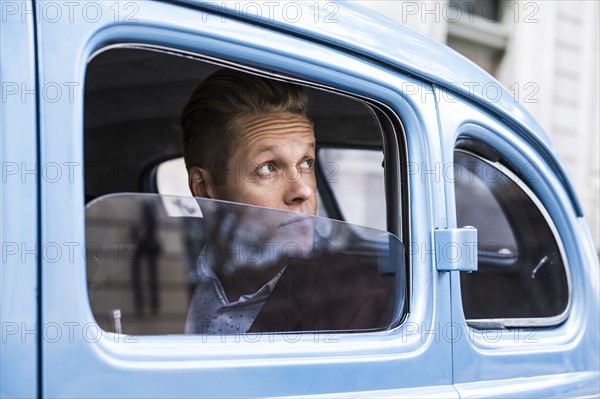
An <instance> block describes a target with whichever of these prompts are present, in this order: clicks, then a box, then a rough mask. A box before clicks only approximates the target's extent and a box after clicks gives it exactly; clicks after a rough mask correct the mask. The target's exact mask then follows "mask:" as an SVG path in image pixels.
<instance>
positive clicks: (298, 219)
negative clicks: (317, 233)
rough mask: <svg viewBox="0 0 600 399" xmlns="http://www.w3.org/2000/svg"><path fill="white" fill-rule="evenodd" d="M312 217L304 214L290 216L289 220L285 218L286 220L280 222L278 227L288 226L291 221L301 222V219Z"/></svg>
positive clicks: (306, 219) (307, 219)
mask: <svg viewBox="0 0 600 399" xmlns="http://www.w3.org/2000/svg"><path fill="white" fill-rule="evenodd" d="M312 218H313V217H312V216H309V215H306V216H298V217H295V218H292V219H290V220H287V221H285V222H283V223H281V224H280V225H279V227H284V226H289V225H290V224H293V223H299V222H303V221H309V220H311V219H312Z"/></svg>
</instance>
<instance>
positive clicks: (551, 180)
mask: <svg viewBox="0 0 600 399" xmlns="http://www.w3.org/2000/svg"><path fill="white" fill-rule="evenodd" d="M496 93H500V95H501V96H502V95H504V96H505V97H508V94H507V93H506V92H502V91H498V92H496ZM438 98H439V99H440V101H439V107H440V119H441V126H442V134H443V141H444V160H445V161H444V162H445V164H450V165H453V168H452V170H453V174H452V176H449V178H448V179H446V188H447V189H448V192H449V193H450V195H449V197H448V198H449V201H448V215H450V216H449V218H450V220H452V222H451V223H452V224H453V225H455V226H464V225H472V226H474V227H476V228H477V229H478V256H479V269H478V270H477V271H476V272H473V273H471V274H467V273H464V272H451V274H452V277H451V279H452V283H451V285H452V303H453V322H454V323H456V325H457V326H460V329H459V330H458V334H457V335H456V336H455V343H454V351H453V353H454V362H453V363H454V383H455V385H456V387H457V390H458V392H459V394H460V395H461V397H475V396H476V397H509V396H511V397H514V396H520V397H530V396H539V397H564V396H593V395H594V394H597V393H598V356H597V355H595V354H592V353H593V352H597V350H598V313H597V311H596V310H595V309H596V308H597V306H598V296H597V284H596V283H594V282H593V281H594V280H597V276H598V274H597V273H598V263H597V259H596V257H595V255H594V252H593V249H592V246H591V245H590V243H591V239H590V236H589V233H588V230H587V227H586V225H585V221H584V219H583V218H582V214H581V210H580V207H579V204H578V203H577V200H576V199H575V198H574V196H573V194H572V189H571V188H570V186H569V183H568V180H567V179H566V177H565V176H564V172H563V171H562V168H561V166H560V165H559V164H558V162H557V161H556V159H555V158H554V156H553V155H552V150H551V149H550V148H549V146H548V144H547V139H544V138H543V137H542V134H540V133H539V131H536V130H535V129H536V128H535V125H533V124H532V123H531V121H529V123H530V126H534V127H533V128H529V129H527V128H525V127H523V126H522V125H521V126H519V125H516V124H515V123H514V121H512V120H511V119H510V117H503V118H495V117H493V116H492V115H490V114H489V113H488V112H486V111H483V110H482V109H481V108H478V107H476V106H474V105H473V104H469V103H468V102H467V101H456V98H454V97H453V96H452V95H451V94H450V93H448V92H446V91H444V90H442V89H440V90H439V91H438ZM499 98H500V97H498V96H496V97H495V100H494V101H492V99H489V98H487V99H486V100H487V101H488V102H489V103H490V104H491V105H492V106H493V105H495V104H497V103H498V102H499V101H498V100H499ZM511 107H512V108H513V109H511V113H512V115H519V114H520V111H519V109H520V108H518V105H515V104H514V103H512V105H510V103H509V105H508V106H507V108H511Z"/></svg>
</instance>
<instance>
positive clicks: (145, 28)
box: [0, 2, 600, 397]
mask: <svg viewBox="0 0 600 399" xmlns="http://www.w3.org/2000/svg"><path fill="white" fill-rule="evenodd" d="M97 4H98V3H97ZM100 4H101V6H102V7H103V9H102V10H103V12H104V15H105V16H106V15H111V12H112V11H111V10H110V9H109V8H108V7H109V6H110V5H111V4H110V3H106V4H102V3H100ZM194 4H195V3H194ZM298 4H301V5H302V6H303V7H307V5H306V4H303V3H298ZM210 11H211V10H210V6H208V8H204V11H203V10H202V9H201V10H193V9H188V10H186V9H185V7H182V6H180V5H178V4H161V3H158V2H156V3H154V2H144V3H140V9H139V13H138V14H137V15H136V17H137V19H138V22H137V23H129V24H127V23H117V22H116V21H114V20H111V18H103V19H102V20H101V21H98V22H97V23H94V24H90V23H87V22H86V21H81V20H79V21H76V22H75V23H73V24H60V23H54V24H51V23H48V22H47V21H46V22H42V23H40V24H38V25H37V52H38V62H39V64H38V68H39V76H38V79H39V82H38V84H39V86H40V87H44V84H47V83H51V82H83V80H84V75H85V67H86V64H87V62H88V59H89V57H90V56H91V55H92V54H93V52H94V51H96V50H98V49H101V48H103V47H104V46H106V45H107V44H108V43H115V42H116V43H119V42H121V43H123V42H125V43H127V42H135V43H145V44H152V45H162V46H165V47H172V48H177V49H180V50H187V51H190V52H194V53H198V54H204V55H208V56H213V57H218V58H224V59H228V60H231V61H234V62H240V63H244V64H251V65H254V66H255V67H257V68H261V67H264V68H269V69H273V66H276V69H277V70H278V71H280V72H282V73H286V74H289V75H293V76H297V77H299V78H303V79H306V80H310V81H315V82H318V83H320V84H324V85H331V86H334V87H336V88H337V89H339V90H347V91H349V92H352V93H354V94H357V95H363V96H365V97H368V98H370V99H373V100H376V101H379V102H381V103H382V104H387V106H388V107H390V108H391V109H393V111H394V112H395V113H397V114H398V116H399V117H400V119H401V120H402V123H403V125H404V126H403V127H404V130H405V132H406V137H405V139H406V144H407V149H408V155H409V159H410V161H411V162H415V163H416V164H425V165H434V164H436V163H440V164H441V163H443V162H448V161H449V160H450V161H451V160H452V150H453V148H454V141H455V139H456V135H457V134H458V132H459V131H460V126H461V125H462V124H463V122H464V120H461V118H463V117H465V116H466V115H468V114H469V112H472V111H469V110H478V109H479V107H481V109H483V111H482V112H483V113H485V112H489V114H488V115H487V116H486V117H483V118H482V117H481V116H478V118H479V119H484V122H486V123H488V124H489V126H488V127H491V128H490V129H489V131H490V133H489V134H488V136H486V137H484V138H482V139H483V140H487V141H488V142H489V143H490V144H493V145H495V146H498V147H499V150H500V151H501V152H504V153H506V154H509V155H511V156H514V158H515V159H522V160H525V161H527V160H532V159H533V160H535V161H536V162H539V164H540V165H543V168H542V169H541V171H540V175H541V176H542V177H543V179H542V180H541V182H540V184H539V187H537V189H536V193H537V194H538V195H539V196H540V198H541V199H542V201H543V202H544V204H545V206H546V207H548V211H549V212H550V213H551V215H552V217H553V218H554V219H555V223H556V224H557V226H558V227H559V230H560V231H561V238H562V239H563V241H564V243H565V252H566V254H567V257H568V260H569V263H570V266H571V269H572V279H573V287H575V289H573V298H572V304H571V306H572V311H571V314H570V315H569V318H568V320H567V321H566V322H565V323H563V324H562V325H560V326H557V327H555V328H550V329H542V330H539V332H538V334H539V337H540V339H539V341H540V343H538V345H529V346H528V347H526V348H525V352H526V353H525V354H522V353H521V354H519V351H521V350H523V345H521V346H519V344H520V343H516V344H515V345H512V346H511V345H510V340H511V338H507V337H506V336H505V337H504V338H505V339H504V340H505V341H507V342H501V345H496V346H488V347H486V346H485V344H486V342H485V340H484V339H482V337H481V335H482V334H483V333H481V332H477V331H473V330H470V328H469V327H467V326H466V325H464V316H462V308H461V306H460V294H459V293H460V287H459V285H458V274H457V273H456V272H450V273H447V272H441V273H440V272H437V271H436V268H435V264H434V262H433V260H432V258H431V256H426V257H425V258H423V259H416V258H415V259H414V260H413V264H412V265H411V267H412V275H411V281H410V284H411V286H412V291H411V298H410V304H411V308H410V314H409V315H408V319H407V320H405V322H404V323H403V324H402V325H401V326H399V327H397V328H395V329H393V330H390V331H385V332H378V333H360V334H339V335H338V336H335V337H330V338H332V339H333V340H334V341H332V342H325V339H326V338H327V337H319V336H317V338H318V339H319V341H318V343H315V337H313V336H311V337H302V338H301V339H300V340H299V341H298V342H295V343H293V344H290V342H287V341H286V340H285V339H283V338H282V337H281V336H280V337H276V338H274V339H273V342H270V341H266V342H262V343H257V344H254V345H244V341H243V340H242V342H235V341H232V342H226V343H222V342H215V341H214V340H212V341H211V340H210V339H208V341H206V339H207V338H206V337H188V336H175V337H173V336H158V337H120V336H117V335H114V334H110V333H106V332H101V333H100V335H94V334H95V333H96V332H97V330H94V329H93V322H94V318H93V315H92V312H91V309H90V308H89V303H88V301H87V290H86V283H85V281H86V278H85V267H84V266H85V263H84V261H83V259H81V258H76V259H74V260H73V261H64V262H56V263H52V262H51V259H47V258H45V257H41V259H40V262H39V263H36V261H34V260H33V259H34V258H33V257H29V258H26V262H24V263H23V262H21V260H20V259H18V260H17V261H15V260H14V258H13V263H10V262H6V263H5V262H4V260H3V266H2V273H1V274H0V275H1V277H2V280H1V282H0V284H1V285H0V287H2V292H1V295H2V296H1V297H0V306H1V307H2V323H3V328H4V327H5V326H8V324H6V323H7V322H13V320H14V321H16V322H25V323H26V324H27V325H31V323H35V321H36V317H37V311H39V312H41V325H40V326H38V335H39V337H40V338H42V339H41V340H40V345H39V346H38V344H37V343H36V342H35V341H34V340H31V339H25V340H24V342H21V341H23V340H22V339H21V334H22V330H19V331H18V332H19V335H18V336H15V337H13V336H12V335H11V336H7V335H6V334H5V331H4V330H3V337H2V341H1V342H0V345H2V350H1V351H0V360H1V361H2V363H1V365H2V368H1V369H0V393H1V394H2V396H3V397H4V396H5V395H6V396H21V397H31V396H34V395H35V394H37V392H38V390H37V389H38V386H39V387H40V391H39V392H41V394H42V395H43V396H47V397H82V396H95V397H126V396H132V397H142V396H144V397H177V396H181V397H185V396H196V397H197V396H206V397H218V396H227V397H233V396H243V397H247V396H278V397H281V396H309V395H310V396H312V395H331V396H339V395H344V396H355V397H361V396H362V397H364V396H367V397H369V396H374V395H375V396H388V397H392V396H406V397H415V396H424V395H433V396H436V397H441V396H444V397H458V395H459V394H460V395H461V396H485V395H488V396H492V397H497V396H511V395H513V396H519V395H520V396H523V395H525V394H526V395H527V396H540V397H547V396H552V395H554V396H561V395H562V396H564V394H565V393H569V392H571V393H574V394H578V395H580V396H585V395H590V394H591V395H594V394H595V395H597V394H598V391H599V390H600V387H598V385H597V384H596V385H594V381H597V380H598V377H599V375H600V374H599V368H600V366H599V365H598V357H597V356H596V355H594V354H593V352H594V351H595V352H598V347H599V343H598V330H599V328H598V316H597V314H598V308H599V305H598V303H599V294H598V292H599V287H598V261H597V258H596V257H595V254H594V252H593V246H592V244H591V239H590V236H589V232H588V231H586V228H585V224H584V222H583V221H582V219H581V218H580V217H579V216H580V214H581V212H580V208H579V205H578V203H577V201H576V198H575V195H574V194H573V190H572V188H571V186H570V184H568V180H567V179H566V177H565V176H564V173H563V172H562V170H563V168H562V166H561V165H560V163H559V162H558V161H557V160H556V159H555V158H554V157H553V155H552V153H553V151H552V147H551V145H550V143H549V141H548V139H547V137H546V136H545V135H544V134H543V132H542V131H541V129H539V127H538V126H537V124H536V123H535V121H534V120H533V119H532V118H531V117H530V116H529V114H527V112H525V111H524V110H523V109H522V108H521V107H520V105H518V104H516V103H515V102H514V101H513V100H512V97H511V96H510V95H509V94H508V93H507V92H503V95H502V101H498V102H489V101H486V100H485V98H484V93H482V92H477V91H476V92H474V93H469V92H465V91H464V88H462V87H461V86H464V83H466V82H473V81H476V82H480V83H481V87H484V86H485V85H486V84H488V83H490V82H494V83H495V81H494V80H493V79H492V78H491V77H490V76H489V75H487V74H485V73H484V72H482V71H481V70H479V69H478V68H476V67H474V66H473V65H472V64H470V63H469V62H467V61H465V60H464V59H463V58H462V57H460V56H457V55H456V54H455V53H453V52H452V51H450V50H448V49H447V48H445V47H444V46H442V45H440V44H437V43H435V42H433V41H432V40H430V39H427V38H425V37H423V36H421V35H418V34H416V33H414V32H412V31H410V30H409V29H406V28H403V27H399V26H397V25H394V24H392V23H390V22H389V21H386V20H384V19H382V18H380V17H378V16H377V15H375V14H373V13H371V12H368V11H365V10H362V9H359V8H358V7H356V6H353V5H351V4H340V5H339V12H338V13H337V14H336V15H337V18H339V22H338V23H336V24H321V25H315V24H314V23H310V21H305V22H303V21H298V22H296V23H293V24H292V23H286V22H285V21H283V20H281V19H279V20H278V19H277V18H275V20H267V21H259V22H260V23H257V22H256V21H252V20H251V19H248V20H247V22H235V23H231V21H230V23H229V24H223V23H222V18H223V17H222V16H221V15H215V16H213V15H209V14H210ZM220 11H223V10H220ZM223 12H224V14H228V15H235V14H236V10H235V8H234V9H233V11H231V10H230V11H227V10H225V11H223ZM303 15H309V14H303ZM204 17H206V19H204ZM200 20H201V21H202V23H199V21H200ZM7 32H10V33H12V35H7V34H6V33H7ZM2 33H3V35H2V40H3V42H2V44H3V46H2V47H1V51H2V53H1V54H0V61H1V62H2V73H3V77H2V81H3V82H5V77H4V76H9V78H7V79H18V80H19V81H20V80H23V81H26V82H27V83H28V84H29V83H31V84H34V81H33V79H34V76H33V71H34V69H33V68H34V57H33V51H34V42H33V38H32V33H33V26H32V24H16V25H10V24H6V23H4V22H3V23H2ZM65 34H69V35H72V40H70V41H69V43H65V42H64V41H63V40H64V39H62V38H63V36H64V35H65ZM7 36H12V37H17V38H18V40H19V43H20V46H18V48H13V49H12V51H14V53H8V48H7V47H6V46H5V45H4V44H5V42H4V40H6V39H5V38H6V37H7ZM329 46H332V47H333V48H330V47H329ZM24 49H28V50H29V51H25V50H24ZM17 53H18V54H25V56H24V57H25V58H24V60H23V61H20V62H19V63H17V62H15V61H14V59H11V60H8V57H9V56H8V55H7V54H11V55H12V54H17ZM361 54H362V55H363V56H362V57H361V56H360V55H361ZM65 60H69V62H65ZM440 60H444V62H443V63H442V62H441V61H440ZM457 84H458V86H459V87H458V88H457V87H456V86H457ZM408 87H410V89H411V95H407V94H406V93H404V91H403V88H404V89H406V88H408ZM440 87H446V88H451V89H455V90H456V91H455V92H454V95H456V94H457V93H458V95H459V97H460V101H459V103H458V104H459V105H457V107H461V112H458V113H453V112H451V111H448V109H449V110H451V109H452V108H448V109H447V108H446V106H447V105H448V104H441V103H439V102H438V103H436V101H433V98H434V93H435V92H436V90H441V89H440ZM415 93H417V94H415ZM440 97H443V96H439V95H438V96H437V98H440ZM421 98H426V99H427V101H420V99H421ZM11 104H12V105H11ZM9 106H15V107H17V108H18V109H15V108H8V107H9ZM436 106H439V108H440V109H439V124H438V109H437V108H436ZM2 107H3V108H2V110H3V115H2V119H3V120H2V135H1V136H0V137H1V140H2V161H3V162H5V160H11V159H12V160H17V161H25V162H31V161H34V160H35V156H36V151H38V150H39V153H40V164H41V165H45V164H48V163H50V162H59V163H60V162H63V163H64V162H74V163H79V165H81V164H82V163H83V150H82V148H83V143H82V140H83V137H82V134H81V132H82V131H83V119H82V118H83V115H82V110H83V104H82V99H81V98H80V97H76V98H74V100H73V101H72V102H69V101H59V102H57V103H52V102H49V101H43V99H42V100H41V101H40V103H39V109H38V113H39V116H38V118H39V119H37V122H38V123H39V124H40V129H39V142H40V144H39V148H38V149H36V148H37V144H36V137H35V122H36V116H35V115H36V110H35V107H34V105H33V104H32V103H31V102H29V103H25V104H22V103H20V102H18V104H17V102H15V103H7V104H5V103H3V104H2ZM9 112H10V114H9ZM13 112H14V113H13ZM477 112H479V111H477ZM478 115H481V112H479V113H478ZM511 129H513V130H511ZM15 131H19V132H22V133H20V134H19V135H16V134H15V133H14V132H15ZM515 148H516V149H515ZM9 150H10V152H9ZM9 154H10V156H9ZM519 157H520V158H519ZM442 180H443V179H442ZM39 184H40V190H41V193H40V194H41V204H40V206H39V207H38V204H37V200H36V198H37V185H36V184H33V183H31V181H28V182H26V183H25V184H15V183H14V182H13V185H12V186H11V185H7V184H6V183H4V182H3V183H2V191H1V194H2V198H1V201H2V208H1V209H2V242H3V243H5V242H9V241H11V242H12V241H15V242H26V243H27V245H30V244H31V245H36V244H35V243H36V242H38V241H40V242H41V245H40V247H41V248H44V247H46V246H49V245H51V244H52V243H61V242H62V243H64V242H72V243H78V244H80V245H82V246H84V245H85V243H84V240H83V237H84V218H83V208H82V205H81V204H82V203H83V191H84V190H83V181H82V179H81V176H79V177H78V178H75V179H74V180H73V181H69V180H62V181H58V182H51V181H48V180H44V179H42V180H41V181H40V183H39ZM554 192H555V193H556V194H553V193H554ZM409 193H410V203H411V204H420V206H418V207H416V206H411V208H410V219H411V241H412V242H415V243H425V244H428V245H431V244H432V236H433V230H434V229H436V228H448V227H454V226H455V223H456V221H455V215H454V207H453V201H454V198H453V187H452V185H451V184H448V182H444V181H441V182H438V181H435V180H434V179H431V178H428V179H424V180H421V179H417V178H412V179H411V180H410V189H409ZM565 204H572V205H569V206H567V205H565ZM38 213H39V223H40V226H41V233H40V235H39V236H38V235H37V231H38V229H37V226H38V224H37V223H38V220H37V217H38V216H37V215H38ZM17 217H18V219H17ZM31 245H30V246H31ZM28 248H29V247H28ZM15 266H18V267H15ZM38 266H39V268H40V269H39V270H40V273H41V283H42V287H41V288H42V296H41V300H40V303H41V308H40V309H38V308H37V306H36V302H35V295H36V291H35V290H36V288H37V272H38ZM453 323H456V324H457V325H458V326H460V329H461V330H460V331H461V334H464V335H463V336H468V335H467V334H471V335H472V336H473V339H472V340H470V341H469V340H457V341H456V342H454V338H456V335H455V336H453V337H451V338H450V339H444V337H442V338H441V339H440V333H441V332H440V331H439V330H436V325H437V326H439V325H441V326H447V325H454V324H453ZM55 325H58V326H59V327H60V328H61V331H62V332H63V333H64V336H62V337H61V338H59V339H55V337H54V336H51V335H49V334H51V333H52V330H51V328H52V327H53V326H55ZM65 326H67V327H69V328H71V327H72V329H73V330H72V332H73V334H71V330H69V329H67V328H65ZM416 329H418V330H419V331H418V332H417V330H416ZM536 331H537V330H536ZM86 334H87V335H86ZM5 337H6V339H7V341H6V342H5V340H4V338H5ZM17 338H18V339H17ZM26 338H27V337H26ZM446 338H448V337H446ZM471 341H472V342H471ZM525 346H527V345H525ZM40 349H41V352H40ZM527 352H528V353H527ZM524 358H525V359H528V358H530V359H532V360H531V361H525V362H523V359H524ZM38 360H41V362H42V363H41V364H40V365H39V366H40V368H39V374H38V372H37V366H38V365H37V361H38ZM493 370H496V373H495V374H494V373H493V372H492V371H493ZM536 373H539V374H540V375H535V374H536ZM525 376H528V377H530V378H531V379H532V380H531V381H530V382H531V384H527V383H526V382H525V381H523V380H522V379H521V377H525ZM36 379H37V380H36ZM507 386H508V387H509V388H506V387H507ZM503 387H504V388H503Z"/></svg>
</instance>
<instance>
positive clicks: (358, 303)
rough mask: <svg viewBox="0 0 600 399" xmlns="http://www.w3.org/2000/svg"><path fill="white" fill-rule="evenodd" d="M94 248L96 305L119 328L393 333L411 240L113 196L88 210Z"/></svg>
mask: <svg viewBox="0 0 600 399" xmlns="http://www.w3.org/2000/svg"><path fill="white" fill-rule="evenodd" d="M86 241H87V248H88V254H87V255H88V256H87V259H88V260H87V265H88V287H89V298H90V303H91V307H92V311H93V313H94V316H95V317H96V320H97V321H98V323H99V324H100V326H101V327H102V328H103V329H105V330H107V331H114V332H120V333H127V334H137V335H149V334H151V335H155V334H183V333H187V334H211V335H215V334H245V333H261V332H266V331H278V332H285V331H315V330H319V331H320V330H335V331H355V330H371V329H381V328H385V327H388V326H390V325H391V324H392V322H393V321H394V320H396V319H397V318H398V317H399V312H400V309H401V308H402V304H401V303H399V302H397V300H396V299H397V297H398V298H402V297H403V291H404V287H403V281H404V279H403V278H402V276H403V274H404V270H403V261H402V257H403V249H402V245H401V244H400V241H399V240H398V239H397V238H396V237H395V236H393V235H391V234H389V233H385V232H382V231H379V230H375V229H369V228H364V227H360V226H354V225H350V224H347V223H342V222H338V221H334V220H331V219H326V218H319V217H314V216H308V215H302V216H299V215H298V213H294V212H284V211H278V210H273V209H266V208H261V207H254V206H249V205H242V204H236V203H230V202H224V201H216V200H210V199H204V198H190V197H177V196H164V195H158V194H113V195H108V196H103V197H101V198H98V199H96V200H94V201H92V202H90V203H89V204H88V205H87V207H86ZM240 276H242V277H243V278H242V279H240V278H239V277H240ZM217 277H218V278H217ZM255 279H256V281H257V282H256V283H255V284H254V285H255V286H256V287H254V288H253V289H251V290H250V291H251V292H246V291H245V288H246V287H247V286H248V283H249V281H254V280H255ZM255 291H256V292H258V294H257V295H253V294H252V293H253V292H255ZM234 294H235V295H234ZM231 295H234V297H231Z"/></svg>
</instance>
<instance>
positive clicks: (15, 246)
mask: <svg viewBox="0 0 600 399" xmlns="http://www.w3.org/2000/svg"><path fill="white" fill-rule="evenodd" d="M32 9H33V4H32V3H31V2H30V1H23V2H18V3H17V2H10V3H9V2H7V3H4V2H3V3H2V21H0V29H1V33H0V80H1V82H2V102H1V103H0V164H1V165H2V181H0V242H2V244H1V245H2V250H1V254H2V268H1V269H0V326H1V327H0V328H1V333H0V334H1V340H0V396H2V397H34V396H36V395H37V393H38V390H37V385H38V372H37V370H38V365H39V363H38V361H39V358H38V343H39V338H40V335H39V334H40V331H41V330H40V329H38V297H37V290H38V288H39V286H38V262H39V256H38V254H39V253H40V251H41V249H42V248H41V246H39V237H38V234H39V230H38V226H39V224H38V221H39V220H38V217H39V213H38V205H39V197H38V193H39V191H38V185H39V181H40V179H41V178H42V173H41V170H42V169H43V168H40V164H39V162H38V158H37V150H36V147H37V140H38V136H37V119H36V112H37V105H36V96H35V93H36V89H37V87H36V79H35V52H34V49H35V47H34V35H35V31H34V19H33V18H32V16H31V14H28V13H27V12H28V11H29V12H31V10H32Z"/></svg>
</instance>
